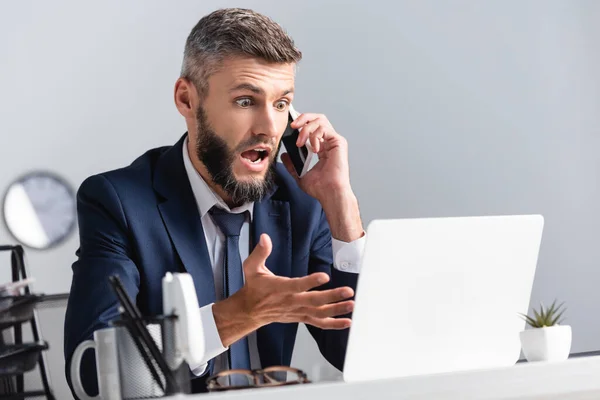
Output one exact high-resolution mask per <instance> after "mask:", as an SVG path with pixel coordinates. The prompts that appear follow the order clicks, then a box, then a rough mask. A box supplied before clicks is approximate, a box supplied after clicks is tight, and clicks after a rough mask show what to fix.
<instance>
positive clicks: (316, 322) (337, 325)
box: [304, 317, 352, 330]
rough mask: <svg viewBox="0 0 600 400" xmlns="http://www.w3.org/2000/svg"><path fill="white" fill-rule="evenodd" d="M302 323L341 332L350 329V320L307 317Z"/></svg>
mask: <svg viewBox="0 0 600 400" xmlns="http://www.w3.org/2000/svg"><path fill="white" fill-rule="evenodd" d="M304 323H306V324H309V325H313V326H316V327H317V328H321V329H335V330H341V329H346V328H350V325H351V324H352V320H351V319H350V318H313V317H308V318H307V319H306V320H305V321H304Z"/></svg>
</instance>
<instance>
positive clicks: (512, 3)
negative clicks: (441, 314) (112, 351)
mask: <svg viewBox="0 0 600 400" xmlns="http://www.w3.org/2000/svg"><path fill="white" fill-rule="evenodd" d="M223 6H244V7H250V8H254V9H256V10H258V11H261V12H264V13H266V14H268V15H270V16H271V17H273V18H274V19H275V20H277V21H278V22H280V23H281V24H282V25H283V26H284V27H285V28H286V29H287V30H288V31H289V32H290V33H291V34H292V36H293V37H294V38H295V40H296V42H297V44H298V46H299V47H300V48H301V50H302V51H303V53H304V60H303V61H302V63H301V64H300V68H299V72H298V76H297V85H296V86H297V93H296V100H295V105H296V108H297V109H299V110H301V111H314V112H323V113H325V114H327V115H328V116H329V118H330V120H331V121H332V123H333V124H334V126H335V127H336V128H337V130H338V131H339V132H340V133H342V134H343V135H345V136H346V137H347V138H348V140H349V143H350V165H351V173H352V183H353V187H354V190H355V192H356V194H357V196H358V198H359V200H360V202H361V210H362V215H363V218H364V221H365V223H368V222H369V221H371V220H372V219H374V218H392V217H429V216H457V215H482V214H513V213H515V214H516V213H541V214H543V215H544V216H545V218H546V227H545V233H544V238H543V242H542V248H541V253H540V258H539V264H538V270H537V274H536V279H535V284H534V290H533V294H532V303H534V304H537V303H538V302H539V301H545V302H550V301H552V300H553V299H554V298H558V299H561V300H565V301H566V302H567V305H568V308H569V309H568V314H567V317H568V320H567V321H568V323H570V324H571V325H572V326H573V330H574V331H573V351H584V350H592V349H600V318H598V315H600V292H599V291H598V290H597V287H598V280H599V279H600V270H599V263H600V250H599V249H600V246H599V245H598V232H599V228H600V210H599V204H600V185H599V184H598V182H599V180H600V155H599V151H598V149H599V148H600V74H599V72H598V71H600V46H598V41H599V40H600V2H597V1H595V0H587V1H585V0H579V1H575V0H572V1H557V0H526V1H520V0H519V1H517V0H509V1H485V2H484V1H465V0H452V1H442V0H438V1H434V0H424V1H409V0H406V1H396V2H390V1H389V0H388V1H386V2H384V1H368V2H367V1H310V2H295V3H290V2H281V1H266V0H265V1H235V2H234V1H217V0H211V1H193V0H179V1H177V2H173V1H166V0H163V1H158V0H152V1H150V0H130V1H118V0H105V1H87V2H82V1H76V0H71V1H69V0H55V1H52V2H48V1H42V0H18V1H17V0H15V1H6V0H5V1H0V137H1V138H2V145H1V146H0V189H1V190H4V189H5V188H6V187H7V186H8V185H9V183H10V182H11V180H12V179H14V178H15V177H16V176H18V175H21V174H22V173H24V172H26V171H28V170H31V169H34V168H44V169H49V170H52V171H55V172H57V173H59V174H61V175H63V176H64V177H65V178H67V179H68V180H69V181H70V182H71V183H72V184H73V185H74V186H75V187H78V186H79V184H80V183H81V182H82V181H83V179H85V177H87V176H89V175H91V174H94V173H97V172H100V171H103V170H107V169H112V168H117V167H120V166H123V165H125V164H128V163H130V162H131V161H132V160H133V159H134V158H135V157H137V156H138V155H139V154H141V153H142V152H144V151H145V150H146V149H148V148H151V147H155V146H159V145H167V144H172V143H174V142H175V141H176V140H177V139H178V138H179V137H180V135H181V134H182V133H183V132H184V129H185V126H184V123H183V119H182V118H181V117H180V115H179V114H178V113H177V111H176V109H175V107H174V104H173V94H172V92H173V84H174V82H175V80H176V78H177V76H178V72H179V68H180V62H181V57H182V51H183V46H184V41H185V38H186V36H187V34H188V33H189V31H190V29H191V28H192V27H193V25H194V24H195V23H196V22H197V21H198V19H199V18H200V17H201V16H202V15H204V14H206V13H208V12H210V11H212V10H213V9H215V8H218V7H223ZM0 242H1V243H10V242H12V239H11V237H10V236H9V235H8V233H7V231H6V229H5V227H4V226H3V225H2V226H0ZM76 248H77V235H76V234H75V235H73V236H72V237H71V238H70V239H69V240H68V241H67V242H66V243H65V244H64V245H62V246H60V247H59V248H56V249H54V250H51V251H48V252H36V251H30V252H29V253H28V261H29V265H30V268H31V271H32V272H33V275H34V276H35V277H36V278H37V283H36V286H35V287H36V289H37V290H39V291H42V292H46V293H60V292H67V291H68V290H69V285H70V279H71V270H70V265H71V263H72V262H73V260H74V258H75V256H74V252H75V250H76ZM2 262H3V263H4V264H5V265H6V266H8V258H7V260H6V262H4V261H2ZM4 274H5V275H4ZM0 278H1V279H2V280H6V279H9V275H8V268H4V269H2V270H1V271H0ZM48 324H51V325H53V327H52V328H48V329H47V331H48V332H50V336H51V337H49V339H50V340H51V341H53V342H55V345H54V346H55V347H57V346H60V349H56V348H55V351H54V352H53V353H52V355H51V357H50V358H51V363H52V375H53V382H54V385H55V387H56V388H57V391H58V397H59V398H67V396H68V395H67V394H66V393H67V392H66V391H65V386H64V382H63V377H62V355H61V354H62V342H61V341H62V338H60V337H56V336H57V332H60V329H56V324H58V325H59V326H60V324H62V315H61V313H57V315H56V316H54V317H53V318H49V319H48ZM298 347H300V348H301V351H296V353H295V356H294V363H295V365H297V366H300V367H302V368H305V369H306V370H307V371H308V372H309V373H312V374H313V375H316V378H318V379H336V378H337V377H339V375H338V374H336V372H335V371H334V370H333V369H332V368H331V367H330V366H328V365H327V364H326V363H325V362H324V361H323V360H322V359H321V358H320V356H319V355H318V351H317V350H316V348H315V346H314V345H313V343H312V340H311V339H310V338H309V337H308V336H307V335H306V332H305V331H304V330H302V331H301V336H300V338H299V340H298V342H297V348H298Z"/></svg>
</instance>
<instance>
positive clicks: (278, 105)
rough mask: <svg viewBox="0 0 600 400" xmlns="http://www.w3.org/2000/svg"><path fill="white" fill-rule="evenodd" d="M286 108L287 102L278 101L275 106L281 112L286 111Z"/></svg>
mask: <svg viewBox="0 0 600 400" xmlns="http://www.w3.org/2000/svg"><path fill="white" fill-rule="evenodd" d="M286 107H287V102H285V101H278V102H277V103H276V104H275V108H277V109H278V110H279V111H283V110H285V108H286Z"/></svg>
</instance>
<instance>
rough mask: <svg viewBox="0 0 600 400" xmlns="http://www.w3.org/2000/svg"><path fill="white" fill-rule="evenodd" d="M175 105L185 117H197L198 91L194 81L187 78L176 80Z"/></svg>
mask: <svg viewBox="0 0 600 400" xmlns="http://www.w3.org/2000/svg"><path fill="white" fill-rule="evenodd" d="M174 95H175V106H176V107H177V109H178V110H179V113H180V114H181V115H182V116H183V117H184V118H186V119H187V118H195V115H196V108H197V107H198V101H199V97H198V91H197V90H196V87H195V86H194V84H193V83H192V82H190V81H189V80H187V79H185V78H179V79H177V82H175V93H174Z"/></svg>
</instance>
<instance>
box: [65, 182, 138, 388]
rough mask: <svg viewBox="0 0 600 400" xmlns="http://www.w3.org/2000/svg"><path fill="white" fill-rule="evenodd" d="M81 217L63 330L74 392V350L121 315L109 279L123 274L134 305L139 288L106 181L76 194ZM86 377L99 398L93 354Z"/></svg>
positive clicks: (123, 224) (117, 204) (85, 363)
mask: <svg viewBox="0 0 600 400" xmlns="http://www.w3.org/2000/svg"><path fill="white" fill-rule="evenodd" d="M77 214H78V223H79V236H80V247H79V249H78V250H77V252H76V255H77V260H76V261H75V263H74V264H73V267H72V268H73V277H72V282H71V290H70V294H69V301H68V304H67V311H66V316H65V326H64V356H65V372H66V377H67V382H68V383H69V387H70V388H71V391H73V387H72V383H71V377H70V362H71V357H72V355H73V352H74V350H75V348H76V347H77V346H78V345H79V344H80V343H81V342H82V341H84V340H87V339H91V338H92V336H93V333H94V331H95V330H97V329H101V328H105V327H108V324H109V322H110V321H111V320H113V319H115V318H116V317H117V316H118V315H119V312H118V301H117V297H116V295H115V294H114V292H113V290H112V287H111V286H110V283H109V281H108V278H109V276H111V275H118V276H119V277H120V279H121V281H122V282H123V285H124V287H125V289H126V291H127V294H128V295H129V296H130V297H131V298H132V299H133V300H134V301H135V298H136V297H137V294H138V290H139V284H140V275H139V272H138V269H137V267H136V265H135V263H134V262H133V261H132V249H131V247H130V240H129V237H128V225H127V220H126V218H125V215H124V212H123V209H122V206H121V201H120V200H119V197H118V194H117V192H116V191H115V188H114V186H113V185H112V184H111V183H110V181H109V180H108V179H107V178H106V177H104V176H101V175H97V176H93V177H91V178H88V179H87V180H86V181H84V182H83V184H82V185H81V187H80V188H79V190H78V193H77ZM81 378H82V383H83V386H84V388H85V389H86V391H87V392H88V394H90V395H95V394H96V393H98V387H97V380H96V367H95V357H94V355H93V352H92V351H87V352H86V355H85V356H84V357H83V359H82V362H81ZM73 396H75V393H73Z"/></svg>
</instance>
